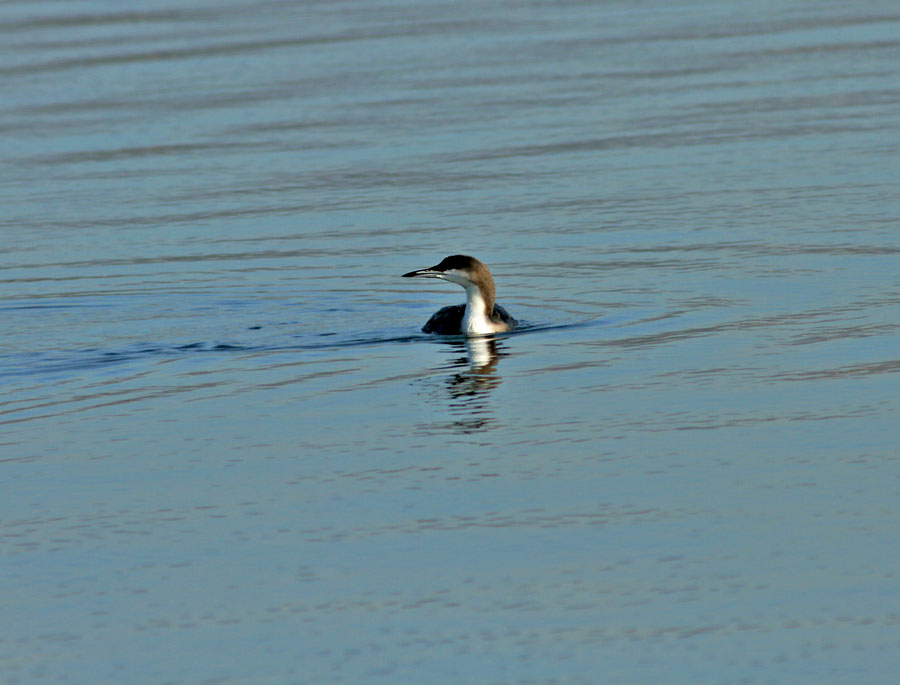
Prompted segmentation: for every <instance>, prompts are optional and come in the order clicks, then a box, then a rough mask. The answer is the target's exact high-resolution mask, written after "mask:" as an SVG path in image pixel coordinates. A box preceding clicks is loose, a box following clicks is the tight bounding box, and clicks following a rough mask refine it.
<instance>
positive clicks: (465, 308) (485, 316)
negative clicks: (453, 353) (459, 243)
mask: <svg viewBox="0 0 900 685" xmlns="http://www.w3.org/2000/svg"><path fill="white" fill-rule="evenodd" d="M403 278H441V279H443V280H445V281H450V282H451V283H456V284H457V285H461V286H462V287H463V288H465V289H466V303H465V304H458V305H454V306H450V307H444V308H443V309H440V310H438V311H437V312H435V313H434V314H433V315H432V316H431V318H430V319H428V321H427V323H426V324H425V325H424V326H422V332H423V333H437V334H439V335H490V334H491V333H503V332H505V331H511V330H512V329H514V328H515V327H516V324H518V321H516V320H515V319H514V318H512V317H511V316H510V315H509V314H508V313H507V311H506V310H505V309H504V308H503V307H501V306H500V305H498V304H495V303H494V279H493V277H492V276H491V272H490V271H488V268H487V267H486V266H485V265H484V264H482V263H481V262H480V261H478V260H477V259H475V257H469V256H467V255H461V254H455V255H451V256H450V257H447V258H446V259H444V261H442V262H441V263H440V264H438V265H437V266H432V267H429V268H428V269H418V270H416V271H410V272H409V273H408V274H403Z"/></svg>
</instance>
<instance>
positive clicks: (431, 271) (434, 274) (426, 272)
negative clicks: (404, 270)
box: [402, 266, 444, 278]
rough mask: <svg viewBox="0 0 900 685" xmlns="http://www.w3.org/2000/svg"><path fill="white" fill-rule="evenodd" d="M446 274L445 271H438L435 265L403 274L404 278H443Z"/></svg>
mask: <svg viewBox="0 0 900 685" xmlns="http://www.w3.org/2000/svg"><path fill="white" fill-rule="evenodd" d="M443 276H444V272H443V271H438V270H437V269H435V267H433V266H432V267H429V268H427V269H417V270H416V271H410V272H409V273H408V274H403V276H402V278H442V277H443Z"/></svg>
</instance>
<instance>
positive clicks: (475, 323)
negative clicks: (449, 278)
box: [462, 285, 496, 335]
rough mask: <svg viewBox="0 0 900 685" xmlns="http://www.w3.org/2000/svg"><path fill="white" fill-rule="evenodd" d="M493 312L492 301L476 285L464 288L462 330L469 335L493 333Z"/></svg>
mask: <svg viewBox="0 0 900 685" xmlns="http://www.w3.org/2000/svg"><path fill="white" fill-rule="evenodd" d="M493 313H494V302H493V301H490V302H489V301H488V299H487V298H485V296H484V293H482V292H481V289H480V288H478V287H477V286H474V285H472V286H469V287H467V288H466V313H465V316H463V321H462V328H463V332H464V333H467V334H469V335H487V334H488V333H494V332H495V330H496V326H495V324H494V323H493V322H492V321H491V318H490V317H491V315H492V314H493Z"/></svg>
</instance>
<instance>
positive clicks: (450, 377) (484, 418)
mask: <svg viewBox="0 0 900 685" xmlns="http://www.w3.org/2000/svg"><path fill="white" fill-rule="evenodd" d="M507 335H508V334H507ZM504 337H506V336H504ZM436 342H438V343H439V344H441V345H444V346H446V347H447V351H448V352H449V353H450V354H451V355H452V357H451V359H450V360H449V362H446V363H444V364H442V365H441V366H440V367H439V370H441V371H446V370H448V369H449V370H450V373H449V374H447V375H446V376H442V377H439V378H438V377H431V378H428V379H421V380H419V381H417V383H419V384H421V385H422V386H423V388H422V395H424V396H425V398H426V401H427V402H429V403H430V404H434V405H440V406H441V407H446V408H447V410H449V412H450V415H451V417H452V418H451V420H450V421H449V422H440V423H430V424H425V425H422V426H420V429H421V430H422V432H424V433H426V434H433V433H446V432H450V433H465V434H469V433H478V432H483V431H487V430H490V429H491V428H493V427H494V426H495V425H496V423H497V420H496V418H495V417H494V412H493V409H492V407H491V395H492V393H493V392H494V391H495V390H496V389H497V388H498V387H499V386H500V384H501V383H502V382H503V377H502V376H501V375H500V373H499V372H498V369H497V366H498V364H499V362H500V359H501V358H503V357H505V356H507V355H508V353H507V352H505V351H504V341H503V340H502V338H497V337H494V336H485V337H479V338H465V337H463V336H443V337H440V338H437V339H436Z"/></svg>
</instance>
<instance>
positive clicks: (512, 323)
mask: <svg viewBox="0 0 900 685" xmlns="http://www.w3.org/2000/svg"><path fill="white" fill-rule="evenodd" d="M465 315H466V305H464V304H454V305H450V306H449V307H443V308H441V309H439V310H438V311H436V312H435V313H434V314H432V316H431V318H430V319H428V321H427V322H426V323H425V325H424V326H422V332H423V333H437V334H438V335H460V332H461V331H462V321H463V317H464V316H465ZM491 320H492V321H496V322H498V323H499V322H503V323H505V324H506V325H508V326H509V330H512V329H513V328H515V327H516V324H518V323H519V322H518V321H516V320H515V319H514V318H512V317H511V316H510V315H509V313H508V312H507V311H506V310H505V309H504V308H503V307H501V306H500V305H499V304H495V305H494V312H493V314H491Z"/></svg>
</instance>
